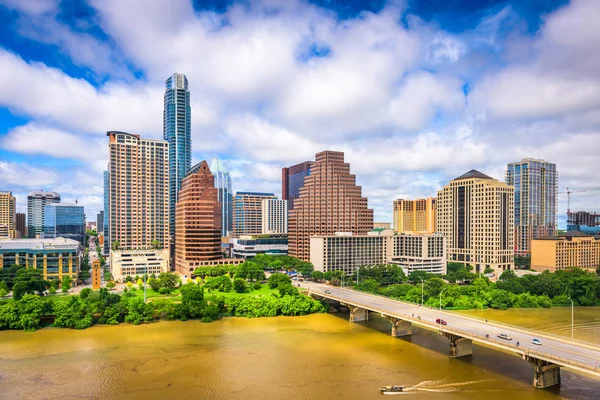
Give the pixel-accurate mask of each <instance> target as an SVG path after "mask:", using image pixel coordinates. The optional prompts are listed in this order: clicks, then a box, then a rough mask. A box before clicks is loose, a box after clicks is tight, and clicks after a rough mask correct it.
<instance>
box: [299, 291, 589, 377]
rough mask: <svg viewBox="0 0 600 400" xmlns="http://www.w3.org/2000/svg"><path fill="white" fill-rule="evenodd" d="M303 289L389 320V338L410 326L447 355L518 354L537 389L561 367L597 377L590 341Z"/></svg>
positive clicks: (363, 316) (355, 316)
mask: <svg viewBox="0 0 600 400" xmlns="http://www.w3.org/2000/svg"><path fill="white" fill-rule="evenodd" d="M302 286H303V287H305V288H307V289H308V291H309V294H310V295H311V296H313V297H317V298H322V299H329V300H332V301H334V302H336V303H339V304H341V305H343V306H345V307H347V308H348V309H349V310H350V321H352V322H358V321H364V320H367V319H368V318H369V312H375V313H377V314H380V315H381V316H383V317H385V318H387V319H388V320H389V321H390V323H391V332H392V336H398V337H400V336H406V335H411V334H412V326H413V325H416V326H419V327H421V328H425V329H430V330H434V331H436V332H439V333H440V334H442V335H444V336H445V337H446V338H448V339H449V342H450V343H449V344H450V349H449V356H450V357H463V356H468V355H472V354H473V346H472V343H473V342H475V343H477V344H481V345H484V346H488V347H493V348H496V349H500V350H505V351H508V352H512V353H514V354H517V355H519V356H520V357H521V358H523V359H524V360H527V361H528V362H529V363H530V364H531V366H532V367H533V385H534V386H535V387H537V388H547V387H550V386H554V385H558V384H560V367H565V368H568V369H570V370H572V371H575V372H579V373H583V374H585V375H589V376H593V377H595V378H598V379H600V366H599V364H600V347H598V346H594V345H593V344H591V343H586V342H581V341H575V340H570V339H568V338H561V337H556V336H550V335H548V334H544V333H542V332H538V331H535V330H531V329H525V328H521V327H517V326H512V325H504V324H499V323H495V322H487V321H485V320H480V319H476V318H472V317H468V316H463V315H460V314H455V313H450V312H446V311H443V310H439V309H436V308H433V309H432V308H429V307H421V306H419V305H416V304H413V303H407V302H402V301H397V300H392V299H389V298H386V297H382V296H377V295H372V294H368V293H363V292H358V291H354V290H351V289H342V288H339V287H333V286H327V285H323V284H318V283H314V282H304V283H303V284H302ZM438 319H443V320H444V321H446V322H447V325H442V324H439V323H436V320H438ZM501 333H503V334H506V335H508V336H510V337H511V338H512V340H505V339H500V338H499V337H498V335H499V334H501ZM534 338H536V339H539V340H540V341H541V342H542V345H541V346H538V345H534V344H533V343H532V340H533V339H534ZM517 343H518V345H517Z"/></svg>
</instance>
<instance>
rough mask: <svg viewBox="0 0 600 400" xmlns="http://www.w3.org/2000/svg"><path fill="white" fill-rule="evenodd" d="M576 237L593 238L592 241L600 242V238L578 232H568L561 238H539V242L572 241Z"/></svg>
mask: <svg viewBox="0 0 600 400" xmlns="http://www.w3.org/2000/svg"><path fill="white" fill-rule="evenodd" d="M574 237H580V238H591V239H596V240H600V236H591V235H586V234H585V233H583V232H579V231H576V230H573V229H572V230H570V231H567V232H566V233H565V234H564V235H560V236H545V237H541V238H539V240H565V239H571V238H574Z"/></svg>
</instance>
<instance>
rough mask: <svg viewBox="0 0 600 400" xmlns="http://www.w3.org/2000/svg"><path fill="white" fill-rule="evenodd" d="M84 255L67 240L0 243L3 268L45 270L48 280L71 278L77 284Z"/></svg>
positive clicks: (3, 241) (26, 240) (0, 257)
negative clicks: (17, 266)
mask: <svg viewBox="0 0 600 400" xmlns="http://www.w3.org/2000/svg"><path fill="white" fill-rule="evenodd" d="M80 253H81V245H80V243H79V242H77V241H75V240H71V239H66V238H57V239H14V240H0V268H3V267H4V268H8V267H11V266H13V265H21V266H24V267H26V268H36V269H41V270H42V271H43V273H44V279H46V280H48V279H58V280H61V281H62V278H63V277H64V276H67V275H68V276H70V277H71V278H73V281H76V280H77V274H78V272H79V266H80V260H81V256H80Z"/></svg>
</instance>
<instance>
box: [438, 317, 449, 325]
mask: <svg viewBox="0 0 600 400" xmlns="http://www.w3.org/2000/svg"><path fill="white" fill-rule="evenodd" d="M435 323H436V324H440V325H448V323H447V322H446V321H444V320H443V319H441V318H438V319H436V320H435Z"/></svg>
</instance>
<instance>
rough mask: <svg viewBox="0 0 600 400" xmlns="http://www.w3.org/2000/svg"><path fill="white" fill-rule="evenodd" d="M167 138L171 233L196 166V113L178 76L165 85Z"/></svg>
mask: <svg viewBox="0 0 600 400" xmlns="http://www.w3.org/2000/svg"><path fill="white" fill-rule="evenodd" d="M164 100H165V107H164V112H163V139H164V140H165V141H166V142H167V143H169V158H168V159H169V205H170V223H169V229H170V232H172V233H174V232H175V204H176V203H177V195H178V194H179V190H180V189H181V181H182V180H183V178H185V177H186V175H187V172H188V169H190V167H191V166H192V135H191V132H192V127H191V121H192V112H191V107H190V91H189V89H188V80H187V78H186V76H185V75H184V74H178V73H175V74H173V75H171V76H170V77H169V79H167V80H166V82H165V99H164Z"/></svg>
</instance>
